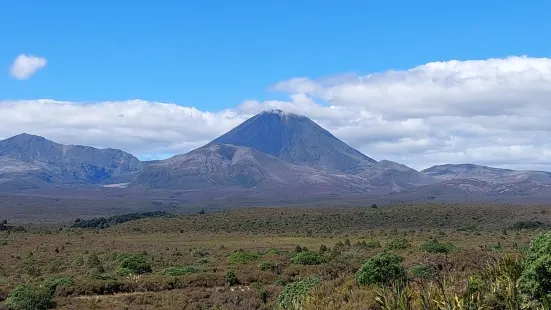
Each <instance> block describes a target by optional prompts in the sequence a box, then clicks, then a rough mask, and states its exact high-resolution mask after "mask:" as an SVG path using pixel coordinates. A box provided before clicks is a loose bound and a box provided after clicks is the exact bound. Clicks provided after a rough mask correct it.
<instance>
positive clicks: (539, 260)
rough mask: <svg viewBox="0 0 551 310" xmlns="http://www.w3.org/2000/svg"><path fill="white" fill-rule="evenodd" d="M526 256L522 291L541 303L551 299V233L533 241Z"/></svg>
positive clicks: (521, 279) (521, 283)
mask: <svg viewBox="0 0 551 310" xmlns="http://www.w3.org/2000/svg"><path fill="white" fill-rule="evenodd" d="M525 254H526V257H525V260H524V270H523V272H522V276H521V278H520V286H521V289H522V291H524V292H525V293H527V294H528V295H530V296H533V297H534V298H536V299H538V300H540V301H542V300H543V299H546V298H547V299H549V298H551V232H548V233H545V234H541V235H539V236H538V237H536V238H535V239H534V240H532V242H531V243H530V247H529V248H528V250H527V252H526V253H525Z"/></svg>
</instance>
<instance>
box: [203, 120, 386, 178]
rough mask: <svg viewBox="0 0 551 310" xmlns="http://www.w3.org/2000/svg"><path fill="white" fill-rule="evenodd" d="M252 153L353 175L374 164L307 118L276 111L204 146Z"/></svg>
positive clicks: (242, 125) (246, 123)
mask: <svg viewBox="0 0 551 310" xmlns="http://www.w3.org/2000/svg"><path fill="white" fill-rule="evenodd" d="M216 144H233V145H237V146H246V147H250V148H253V149H256V150H257V151H259V152H262V153H265V154H269V155H272V156H275V157H277V158H279V159H281V160H283V161H286V162H288V163H291V164H295V165H300V166H308V167H312V168H316V169H321V170H326V171H329V172H339V173H348V174H355V173H360V172H361V171H363V170H365V169H366V168H367V167H370V166H372V165H373V164H375V163H376V161H375V160H373V159H371V158H369V157H367V156H365V155H364V154H362V153H360V152H359V151H357V150H355V149H353V148H352V147H350V146H348V145H347V144H345V143H344V142H342V141H341V140H339V139H337V138H336V137H335V136H333V135H332V134H331V133H329V132H328V131H327V130H325V129H323V128H322V127H320V126H319V125H318V124H316V123H314V122H313V121H312V120H310V119H309V118H308V117H305V116H301V115H296V114H292V113H285V112H282V111H280V110H272V111H267V112H262V113H260V114H258V115H256V116H253V117H252V118H250V119H248V120H246V121H245V122H243V123H242V124H241V125H239V126H237V127H236V128H234V129H232V130H231V131H229V132H227V133H226V134H224V135H222V136H220V137H218V138H217V139H215V140H213V141H212V142H211V143H209V144H208V145H216Z"/></svg>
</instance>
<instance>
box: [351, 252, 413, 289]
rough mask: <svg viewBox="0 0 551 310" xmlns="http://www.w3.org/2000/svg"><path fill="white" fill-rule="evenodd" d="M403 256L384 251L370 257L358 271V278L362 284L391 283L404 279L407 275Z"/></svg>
mask: <svg viewBox="0 0 551 310" xmlns="http://www.w3.org/2000/svg"><path fill="white" fill-rule="evenodd" d="M403 260H404V259H403V258H402V257H401V256H399V255H396V254H394V253H391V252H383V253H380V254H377V255H375V256H374V257H372V258H370V259H369V260H368V261H367V262H366V263H365V264H363V265H362V267H360V270H358V272H356V280H357V281H358V284H360V285H369V284H389V283H391V282H393V281H395V280H402V279H404V278H405V276H406V271H405V269H404V266H402V262H403Z"/></svg>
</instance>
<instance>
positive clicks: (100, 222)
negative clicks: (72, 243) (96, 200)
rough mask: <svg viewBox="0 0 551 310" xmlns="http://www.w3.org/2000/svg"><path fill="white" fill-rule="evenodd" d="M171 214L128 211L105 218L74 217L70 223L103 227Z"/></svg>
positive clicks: (79, 225)
mask: <svg viewBox="0 0 551 310" xmlns="http://www.w3.org/2000/svg"><path fill="white" fill-rule="evenodd" d="M172 216H173V215H172V214H170V213H166V212H162V211H154V212H142V213H128V214H122V215H114V216H111V217H107V218H106V217H98V218H93V219H89V220H82V219H76V220H75V222H74V223H73V225H71V227H74V228H99V229H103V228H107V227H111V226H113V225H117V224H121V223H125V222H129V221H134V220H139V219H145V218H154V217H172Z"/></svg>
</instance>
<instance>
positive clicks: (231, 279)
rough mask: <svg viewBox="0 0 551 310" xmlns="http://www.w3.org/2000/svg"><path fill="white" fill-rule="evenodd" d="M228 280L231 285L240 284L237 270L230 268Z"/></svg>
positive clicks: (227, 275)
mask: <svg viewBox="0 0 551 310" xmlns="http://www.w3.org/2000/svg"><path fill="white" fill-rule="evenodd" d="M226 282H228V284H229V285H236V284H239V279H237V276H236V275H235V272H233V270H229V271H228V272H227V273H226Z"/></svg>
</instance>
